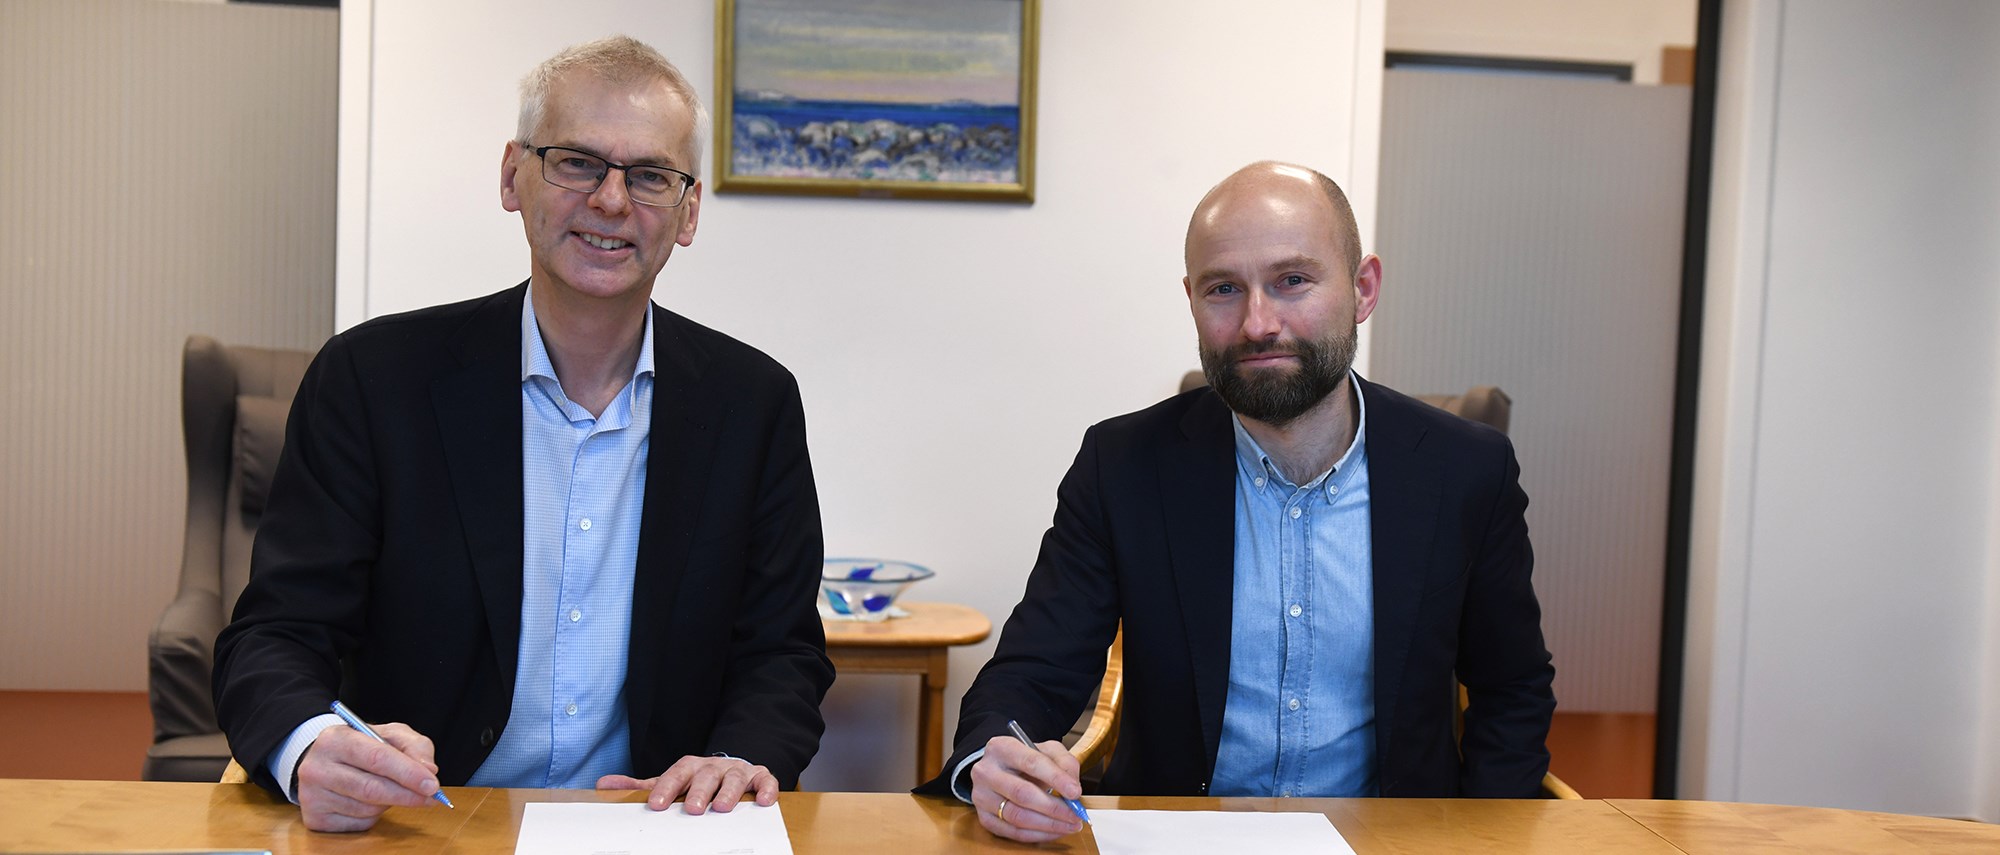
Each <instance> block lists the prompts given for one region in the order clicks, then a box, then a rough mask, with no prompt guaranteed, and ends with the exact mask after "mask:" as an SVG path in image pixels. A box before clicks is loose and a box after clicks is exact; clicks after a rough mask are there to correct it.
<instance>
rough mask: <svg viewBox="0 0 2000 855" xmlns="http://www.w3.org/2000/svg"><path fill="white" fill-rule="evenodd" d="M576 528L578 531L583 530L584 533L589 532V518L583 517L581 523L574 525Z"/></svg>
mask: <svg viewBox="0 0 2000 855" xmlns="http://www.w3.org/2000/svg"><path fill="white" fill-rule="evenodd" d="M576 527H577V528H580V529H583V530H584V531H589V530H590V518H589V517H584V518H583V521H582V522H580V523H577V524H576Z"/></svg>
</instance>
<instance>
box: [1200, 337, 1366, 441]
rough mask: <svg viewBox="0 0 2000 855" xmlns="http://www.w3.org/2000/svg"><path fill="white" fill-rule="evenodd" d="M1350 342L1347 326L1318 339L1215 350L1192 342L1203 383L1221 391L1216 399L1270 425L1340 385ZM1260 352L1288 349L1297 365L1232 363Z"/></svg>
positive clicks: (1292, 417) (1351, 354) (1295, 414)
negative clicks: (1284, 368)
mask: <svg viewBox="0 0 2000 855" xmlns="http://www.w3.org/2000/svg"><path fill="white" fill-rule="evenodd" d="M1354 347H1355V335H1354V329H1353V328H1352V327H1349V328H1348V329H1347V330H1345V331H1344V332H1342V331H1335V332H1334V334H1333V335H1330V336H1328V337H1327V338H1326V339H1324V340H1322V341H1296V342H1291V343H1276V344H1239V345H1236V346H1234V347H1231V348H1229V349H1227V350H1225V351H1223V352H1221V353H1217V352H1215V351H1212V350H1209V349H1208V348H1207V347H1203V346H1201V345H1199V344H1197V345H1196V349H1197V350H1199V351H1200V353H1201V373H1202V374H1204V375H1207V377H1208V385H1209V387H1210V388H1212V389H1214V390H1215V394H1217V395H1219V396H1221V397H1222V403H1224V404H1226V405H1228V407H1229V409H1230V410H1232V411H1234V412H1235V413H1236V414H1237V415H1239V416H1242V417H1244V418H1246V419H1255V420H1257V421H1260V422H1263V423H1265V424H1267V425H1270V426H1272V427H1284V426H1285V425H1288V424H1291V423H1292V421H1293V420H1295V419H1297V418H1298V417H1300V416H1303V415H1305V414H1306V412H1307V411H1308V410H1311V409H1312V408H1313V407H1315V406H1318V405H1319V402H1320V401H1323V400H1325V399H1326V396H1327V395H1330V394H1333V390H1335V389H1338V388H1340V381H1341V380H1344V379H1346V377H1347V370H1348V368H1349V367H1350V366H1352V365H1353V364H1354ZM1260 353H1288V354H1291V355H1293V356H1296V357H1298V358H1299V368H1298V370H1297V371H1292V372H1287V373H1277V372H1256V373H1257V374H1261V375H1266V376H1250V375H1251V372H1246V371H1244V370H1243V369H1242V368H1241V367H1240V366H1238V365H1237V364H1236V362H1237V360H1239V359H1241V358H1243V357H1245V356H1249V355H1252V354H1260Z"/></svg>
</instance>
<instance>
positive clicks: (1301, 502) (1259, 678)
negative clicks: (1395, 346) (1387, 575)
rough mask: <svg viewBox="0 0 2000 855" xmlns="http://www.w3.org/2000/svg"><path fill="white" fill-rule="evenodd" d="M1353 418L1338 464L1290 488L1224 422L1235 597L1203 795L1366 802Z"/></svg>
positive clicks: (1361, 437)
mask: <svg viewBox="0 0 2000 855" xmlns="http://www.w3.org/2000/svg"><path fill="white" fill-rule="evenodd" d="M1352 382H1353V381H1350V383H1352ZM1350 388H1352V387H1350ZM1355 399H1356V400H1357V401H1359V400H1360V399H1361V396H1359V395H1355ZM1357 413H1358V415H1357V418H1356V427H1355V431H1354V442H1353V444H1352V445H1349V446H1348V448H1347V452H1346V454H1344V455H1342V456H1341V458H1340V461H1339V462H1338V463H1335V464H1334V466H1333V469H1331V470H1329V471H1327V472H1324V473H1321V474H1320V476H1319V477H1318V478H1315V479H1313V480H1312V482H1311V483H1309V484H1305V485H1303V486H1300V485H1296V484H1293V483H1291V482H1290V481H1287V480H1285V476H1284V475H1283V474H1281V473H1280V472H1279V471H1278V467H1277V466H1276V465H1275V464H1273V463H1272V462H1271V458H1270V456H1269V455H1267V454H1265V453H1264V450H1263V449H1262V448H1260V447H1258V445H1257V441H1256V440H1255V439H1252V438H1251V437H1250V434H1249V432H1248V431H1245V430H1244V429H1243V422H1242V421H1241V420H1240V419H1237V418H1236V417H1235V416H1231V417H1230V420H1231V422H1233V423H1234V424H1235V427H1236V579H1235V588H1234V598H1235V599H1234V602H1233V605H1232V610H1231V615H1230V635H1229V650H1230V653H1229V696H1228V700H1227V702H1226V705H1225V706H1224V707H1223V713H1222V742H1221V745H1220V747H1219V750H1218V751H1217V756H1216V760H1215V776H1214V780H1213V781H1211V782H1210V784H1209V794H1210V795H1216V796H1299V797H1305V796H1373V795H1375V794H1376V790H1377V786H1376V778H1375V768H1376V767H1375V604H1374V592H1375V583H1374V575H1373V574H1374V560H1373V558H1374V546H1373V538H1372V537H1371V535H1370V533H1369V514H1368V451H1367V442H1366V437H1367V434H1368V412H1367V405H1366V404H1361V405H1359V408H1358V410H1357Z"/></svg>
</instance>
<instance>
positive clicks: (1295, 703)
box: [563, 701, 1299, 715]
mask: <svg viewBox="0 0 2000 855" xmlns="http://www.w3.org/2000/svg"><path fill="white" fill-rule="evenodd" d="M1298 703H1299V702H1298V701H1293V702H1292V707H1293V708H1294V709H1297V708H1298ZM563 712H565V713H568V714H570V715H576V704H570V705H569V706H567V707H565V708H563Z"/></svg>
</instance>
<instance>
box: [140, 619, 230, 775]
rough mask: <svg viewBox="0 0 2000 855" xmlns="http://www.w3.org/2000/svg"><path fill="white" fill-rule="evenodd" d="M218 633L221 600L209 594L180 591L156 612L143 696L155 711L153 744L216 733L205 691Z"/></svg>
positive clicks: (209, 696) (211, 700) (211, 702)
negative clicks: (182, 737)
mask: <svg viewBox="0 0 2000 855" xmlns="http://www.w3.org/2000/svg"><path fill="white" fill-rule="evenodd" d="M221 631H222V599H221V598H220V597H218V596H216V595H215V593H214V592H213V591H201V590H193V589H188V590H182V591H181V592H180V595H179V596H177V597H175V598H174V601H173V602H172V603H169V604H167V609H166V611H164V612H161V613H160V622H159V623H158V624H157V625H155V626H154V627H153V634H152V636H151V637H150V638H148V639H147V640H146V683H147V692H146V694H147V696H148V699H149V700H150V701H151V703H152V707H153V741H154V742H160V741H162V740H166V739H172V738H174V737H177V736H194V735H198V734H203V733H215V732H216V731H218V730H220V729H221V728H219V727H218V726H217V725H216V723H215V699H214V695H213V694H212V693H211V692H210V691H209V679H210V672H211V671H212V670H213V668H214V663H215V636H216V634H217V633H220V632H221Z"/></svg>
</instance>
